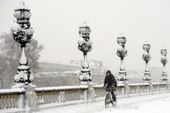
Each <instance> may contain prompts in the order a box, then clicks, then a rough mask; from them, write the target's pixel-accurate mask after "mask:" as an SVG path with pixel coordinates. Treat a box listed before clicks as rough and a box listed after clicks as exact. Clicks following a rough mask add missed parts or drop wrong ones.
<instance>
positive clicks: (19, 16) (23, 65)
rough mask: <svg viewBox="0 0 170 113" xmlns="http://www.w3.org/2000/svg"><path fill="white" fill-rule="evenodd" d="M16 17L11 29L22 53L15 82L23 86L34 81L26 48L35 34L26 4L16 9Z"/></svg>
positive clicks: (21, 4) (22, 3)
mask: <svg viewBox="0 0 170 113" xmlns="http://www.w3.org/2000/svg"><path fill="white" fill-rule="evenodd" d="M14 17H15V18H16V20H17V22H16V25H15V26H14V27H12V28H11V32H12V35H13V38H14V40H15V41H16V42H17V43H19V44H20V47H21V52H22V53H21V58H20V61H19V66H18V67H17V73H16V75H15V76H14V80H15V83H16V84H20V85H21V86H23V85H28V84H30V83H31V82H32V81H33V76H32V75H31V72H30V67H29V66H28V60H27V58H26V56H25V48H26V45H27V43H30V41H31V38H32V36H33V33H34V31H33V28H32V27H31V24H30V21H29V20H30V17H31V13H30V9H28V8H27V7H26V6H25V3H24V2H21V3H20V5H19V7H18V8H16V9H15V12H14Z"/></svg>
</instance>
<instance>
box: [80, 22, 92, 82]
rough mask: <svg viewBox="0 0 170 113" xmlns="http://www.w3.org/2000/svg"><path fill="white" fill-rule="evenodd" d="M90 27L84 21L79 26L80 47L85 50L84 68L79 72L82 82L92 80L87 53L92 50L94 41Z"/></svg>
mask: <svg viewBox="0 0 170 113" xmlns="http://www.w3.org/2000/svg"><path fill="white" fill-rule="evenodd" d="M90 33H91V30H90V27H89V26H88V25H86V23H84V24H83V25H82V26H80V27H79V35H80V39H79V40H78V49H79V50H80V51H82V52H83V56H84V60H83V63H82V69H81V71H80V73H79V74H78V76H79V77H78V78H79V80H80V82H81V83H88V82H90V81H92V75H91V73H90V69H89V62H88V60H87V53H88V52H90V51H91V50H92V42H91V40H90Z"/></svg>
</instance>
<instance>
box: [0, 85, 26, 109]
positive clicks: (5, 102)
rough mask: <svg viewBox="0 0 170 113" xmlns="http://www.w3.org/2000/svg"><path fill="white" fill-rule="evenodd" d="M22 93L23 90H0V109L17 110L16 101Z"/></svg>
mask: <svg viewBox="0 0 170 113" xmlns="http://www.w3.org/2000/svg"><path fill="white" fill-rule="evenodd" d="M24 92H25V89H24V88H13V89H0V109H12V108H18V107H19V106H18V105H19V103H18V99H19V98H20V95H22V94H24Z"/></svg>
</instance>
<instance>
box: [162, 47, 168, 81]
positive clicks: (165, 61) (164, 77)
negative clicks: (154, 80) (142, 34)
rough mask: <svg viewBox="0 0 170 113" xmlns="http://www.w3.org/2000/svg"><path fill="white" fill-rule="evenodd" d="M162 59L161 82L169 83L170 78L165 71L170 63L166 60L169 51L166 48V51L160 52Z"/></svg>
mask: <svg viewBox="0 0 170 113" xmlns="http://www.w3.org/2000/svg"><path fill="white" fill-rule="evenodd" d="M160 53H161V55H162V57H161V63H162V65H163V69H162V77H161V80H162V81H166V82H167V81H168V76H167V73H166V70H165V66H166V64H167V62H168V60H167V58H166V55H167V50H166V49H165V48H164V49H161V51H160Z"/></svg>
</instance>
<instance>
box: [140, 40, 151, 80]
mask: <svg viewBox="0 0 170 113" xmlns="http://www.w3.org/2000/svg"><path fill="white" fill-rule="evenodd" d="M150 48H151V45H150V44H149V43H148V42H146V43H145V44H143V50H144V52H143V55H142V59H143V60H144V61H145V72H144V78H143V79H144V80H145V81H146V82H149V81H150V80H151V74H150V71H149V69H148V63H149V61H150V59H151V55H150V54H149V51H150Z"/></svg>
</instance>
